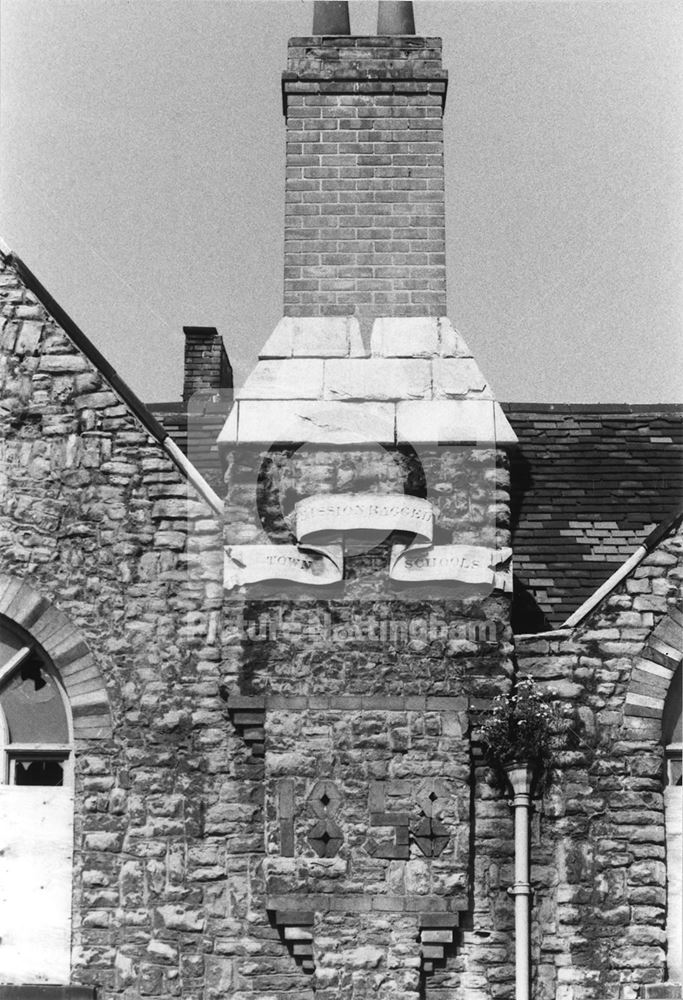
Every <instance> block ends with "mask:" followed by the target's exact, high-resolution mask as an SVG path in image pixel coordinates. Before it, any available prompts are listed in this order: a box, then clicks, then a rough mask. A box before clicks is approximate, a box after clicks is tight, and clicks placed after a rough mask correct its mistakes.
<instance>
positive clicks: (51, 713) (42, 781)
mask: <svg viewBox="0 0 683 1000" xmlns="http://www.w3.org/2000/svg"><path fill="white" fill-rule="evenodd" d="M0 741H1V745H2V767H1V769H0V783H2V784H9V785H52V786H61V785H71V784H72V783H73V777H72V776H73V754H72V748H71V742H72V737H71V732H70V725H69V715H68V712H67V706H66V701H65V697H64V693H63V691H62V687H61V685H60V683H59V681H58V679H57V677H56V675H55V672H54V670H53V668H52V666H51V664H50V663H49V661H48V659H47V657H46V656H45V655H44V654H43V653H42V652H41V651H40V649H39V648H38V647H37V646H36V645H35V644H34V643H33V642H32V641H31V639H30V638H29V637H28V636H27V635H22V634H20V632H19V630H18V629H17V627H16V625H14V626H10V625H9V623H8V622H7V621H6V620H4V621H3V620H2V619H0Z"/></svg>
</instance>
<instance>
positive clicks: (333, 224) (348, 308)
mask: <svg viewBox="0 0 683 1000" xmlns="http://www.w3.org/2000/svg"><path fill="white" fill-rule="evenodd" d="M410 7H411V5H410V4H407V5H406V4H384V5H380V25H381V26H382V28H383V30H384V31H386V32H390V31H391V32H393V31H397V30H398V31H400V30H405V26H406V25H408V26H409V27H411V26H412V12H411V11H408V10H407V8H410ZM446 84H447V73H446V71H445V70H444V69H443V68H442V64H441V40H440V39H438V38H419V37H416V36H414V35H407V34H395V33H391V34H389V33H387V34H384V35H378V36H375V37H354V36H352V35H348V34H347V35H344V34H341V35H331V34H329V33H328V34H326V35H320V36H317V37H310V38H292V39H290V41H289V50H288V60H287V70H286V71H285V73H284V74H283V78H282V87H283V103H284V112H285V115H286V119H287V160H286V166H287V170H286V183H285V213H286V219H285V281H284V289H285V301H284V307H285V310H284V311H285V315H288V316H338V315H346V316H348V315H356V316H357V317H358V318H359V320H360V321H361V326H362V327H364V328H365V329H367V328H368V327H369V325H370V323H371V321H372V320H373V319H374V318H375V317H377V316H443V315H445V314H446V270H445V219H444V170H443V107H444V101H445V95H446Z"/></svg>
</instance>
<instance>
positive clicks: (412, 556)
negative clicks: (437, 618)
mask: <svg viewBox="0 0 683 1000" xmlns="http://www.w3.org/2000/svg"><path fill="white" fill-rule="evenodd" d="M295 522H296V524H295V533H296V536H297V538H298V540H299V542H298V545H231V546H229V547H228V548H226V550H225V570H224V586H225V588H226V589H227V590H231V589H233V588H234V587H238V586H243V585H245V584H250V583H260V582H263V581H266V580H272V581H277V580H288V581H291V582H294V583H304V584H309V585H314V586H324V585H328V584H334V583H339V582H340V581H341V580H342V579H343V576H344V550H345V548H348V547H349V546H350V545H352V544H353V541H354V540H356V541H357V540H358V539H359V538H364V539H366V540H367V539H368V538H370V539H371V540H374V542H373V544H376V541H377V540H379V539H381V538H385V537H388V536H389V535H390V534H391V533H393V532H403V533H405V534H406V535H410V536H411V538H410V540H407V541H406V542H404V543H398V544H395V545H393V546H392V549H391V558H390V564H389V576H390V578H391V579H392V580H396V581H399V582H401V583H420V582H426V581H429V580H443V581H446V580H453V581H458V582H460V583H464V584H469V585H471V586H477V587H481V586H486V587H492V588H495V589H499V590H505V591H509V590H511V589H512V570H511V556H512V550H511V549H509V548H505V549H501V550H495V549H490V548H486V547H484V546H481V545H437V546H432V532H433V525H434V511H433V508H432V505H431V503H430V502H429V501H428V500H423V499H421V498H419V497H409V496H405V495H404V494H393V493H392V494H353V493H338V494H326V495H322V496H320V495H319V496H313V497H307V498H306V499H305V500H300V501H299V503H297V504H296V507H295Z"/></svg>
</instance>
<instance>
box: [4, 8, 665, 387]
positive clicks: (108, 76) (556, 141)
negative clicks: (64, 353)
mask: <svg viewBox="0 0 683 1000" xmlns="http://www.w3.org/2000/svg"><path fill="white" fill-rule="evenodd" d="M312 6H313V5H312V3H311V2H308V0H274V2H271V0H216V2H214V0H163V2H162V0H0V32H1V35H0V38H1V45H2V49H1V52H0V142H1V145H0V149H1V150H2V152H1V159H0V170H1V173H0V185H1V186H0V236H2V239H3V240H4V242H5V243H6V244H7V245H8V246H9V247H10V248H11V249H12V250H14V251H15V252H16V253H17V254H18V255H19V256H20V257H21V258H22V259H23V260H24V262H25V263H26V264H27V265H28V266H29V267H30V268H31V269H32V270H33V271H34V273H35V274H36V276H37V277H38V278H39V280H40V281H41V282H42V283H43V284H44V285H45V286H46V287H47V289H48V290H49V291H50V293H51V294H52V295H53V296H54V297H55V298H56V299H57V301H58V302H59V303H60V304H61V305H62V306H63V307H64V308H65V309H66V310H67V312H69V313H70V314H71V316H72V318H73V319H75V320H76V322H77V323H78V324H79V325H80V326H81V328H82V329H83V330H84V332H85V333H86V334H87V335H88V336H89V337H90V338H91V340H93V342H94V343H95V344H96V346H97V347H99V349H100V350H101V351H102V353H103V354H104V355H105V357H107V359H108V360H109V361H110V362H111V363H112V364H113V365H114V367H115V368H117V370H118V371H119V373H120V374H121V375H122V376H123V378H124V379H126V381H128V383H129V384H130V385H131V387H132V388H133V389H134V390H135V391H136V392H137V393H138V394H139V395H140V396H141V397H142V398H143V399H145V400H147V401H150V402H151V401H159V400H172V399H178V398H179V397H180V393H181V387H182V354H183V335H182V327H183V326H184V325H206V326H215V327H217V328H218V330H219V331H220V332H221V334H222V335H223V338H224V340H225V344H226V347H227V350H228V354H229V356H230V359H231V361H232V363H233V366H234V367H235V370H236V376H237V381H238V382H239V381H243V380H244V378H245V377H246V376H247V374H248V372H249V371H250V369H251V368H252V366H253V364H254V362H255V360H256V356H257V354H258V351H259V348H260V347H261V346H262V344H263V343H265V341H266V339H267V338H268V336H269V334H270V332H271V331H272V329H273V328H274V327H275V325H276V323H277V321H278V319H279V318H280V316H281V314H282V269H283V221H284V139H285V131H284V119H283V117H282V107H281V99H280V74H281V72H282V70H283V69H284V67H285V60H286V47H287V39H288V38H289V37H290V36H293V35H306V34H310V32H311V27H312ZM350 8H351V30H352V32H353V33H354V34H373V33H374V31H375V27H374V26H375V24H376V4H375V3H373V2H371V0H360V2H355V3H354V2H352V3H351V4H350ZM415 18H416V30H417V33H418V34H424V35H438V36H441V37H442V38H443V43H444V65H445V66H446V68H447V69H448V71H449V74H450V80H449V91H448V99H447V105H446V113H445V158H446V211H447V216H446V219H447V233H448V241H447V265H448V266H447V276H448V308H449V317H450V318H451V320H452V322H453V323H454V324H455V325H456V326H457V328H458V329H459V330H460V332H461V333H462V335H463V336H464V338H465V340H466V341H467V342H468V344H469V346H470V348H471V349H472V351H473V353H474V355H475V357H476V358H477V360H478V362H479V364H480V367H481V368H482V370H483V371H484V373H485V374H486V375H487V378H488V379H489V381H490V382H491V384H492V386H493V388H494V390H495V392H496V394H497V397H498V398H499V399H500V400H502V401H528V402H603V403H610V402H615V403H622V402H630V403H659V402H679V401H680V399H681V386H682V382H683V377H682V375H681V372H683V346H682V343H683V342H682V340H681V316H682V314H683V309H682V306H683V294H682V287H681V275H683V227H682V220H683V201H682V197H681V196H682V194H683V191H682V178H683V170H682V166H683V164H682V163H681V160H682V157H683V141H682V140H683V136H682V135H681V132H682V131H683V124H682V123H683V5H681V4H679V3H678V2H669V0H661V2H660V0H645V2H640V0H632V2H621V0H609V2H604V3H603V2H600V0H539V2H534V3H529V2H526V0H512V2H500V3H499V2H495V0H472V2H466V3H461V2H456V0H441V2H427V0H417V2H416V3H415Z"/></svg>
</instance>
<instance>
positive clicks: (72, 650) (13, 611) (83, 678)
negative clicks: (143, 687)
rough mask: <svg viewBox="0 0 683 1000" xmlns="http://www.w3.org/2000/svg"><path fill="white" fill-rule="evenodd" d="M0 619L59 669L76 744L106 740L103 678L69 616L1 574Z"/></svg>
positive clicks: (107, 722) (108, 729)
mask: <svg viewBox="0 0 683 1000" xmlns="http://www.w3.org/2000/svg"><path fill="white" fill-rule="evenodd" d="M0 615H4V616H5V617H6V618H8V619H10V620H11V621H13V622H16V624H17V625H19V626H20V627H21V628H23V629H25V631H26V632H28V633H29V635H30V636H31V637H32V638H33V639H35V641H36V642H37V643H39V644H40V645H41V646H42V648H43V649H44V650H45V652H46V653H47V655H48V657H49V658H50V660H51V661H52V663H53V664H54V665H55V667H56V668H57V670H58V672H59V676H60V678H61V681H62V683H63V685H64V689H65V691H66V694H67V697H68V699H69V704H70V707H71V714H72V717H73V734H74V739H76V740H78V739H107V738H108V737H110V736H111V735H112V719H111V710H110V706H109V697H108V695H107V691H106V688H105V685H104V680H103V678H102V674H101V673H100V670H99V667H98V666H97V664H96V663H95V659H94V657H93V655H92V653H91V652H90V649H89V647H88V644H87V643H86V641H85V639H84V638H83V636H82V635H81V633H80V632H79V631H78V629H77V628H75V626H74V625H73V624H72V623H71V621H70V620H69V618H68V617H67V615H65V614H64V612H63V611H60V610H59V609H58V608H56V607H55V606H54V604H52V602H51V601H49V600H48V599H47V598H46V597H44V596H43V595H42V594H40V593H39V592H38V591H37V590H35V589H34V588H33V587H31V586H30V585H29V584H28V583H26V582H25V581H24V580H20V579H18V578H17V577H13V576H9V575H7V574H4V573H3V574H0Z"/></svg>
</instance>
